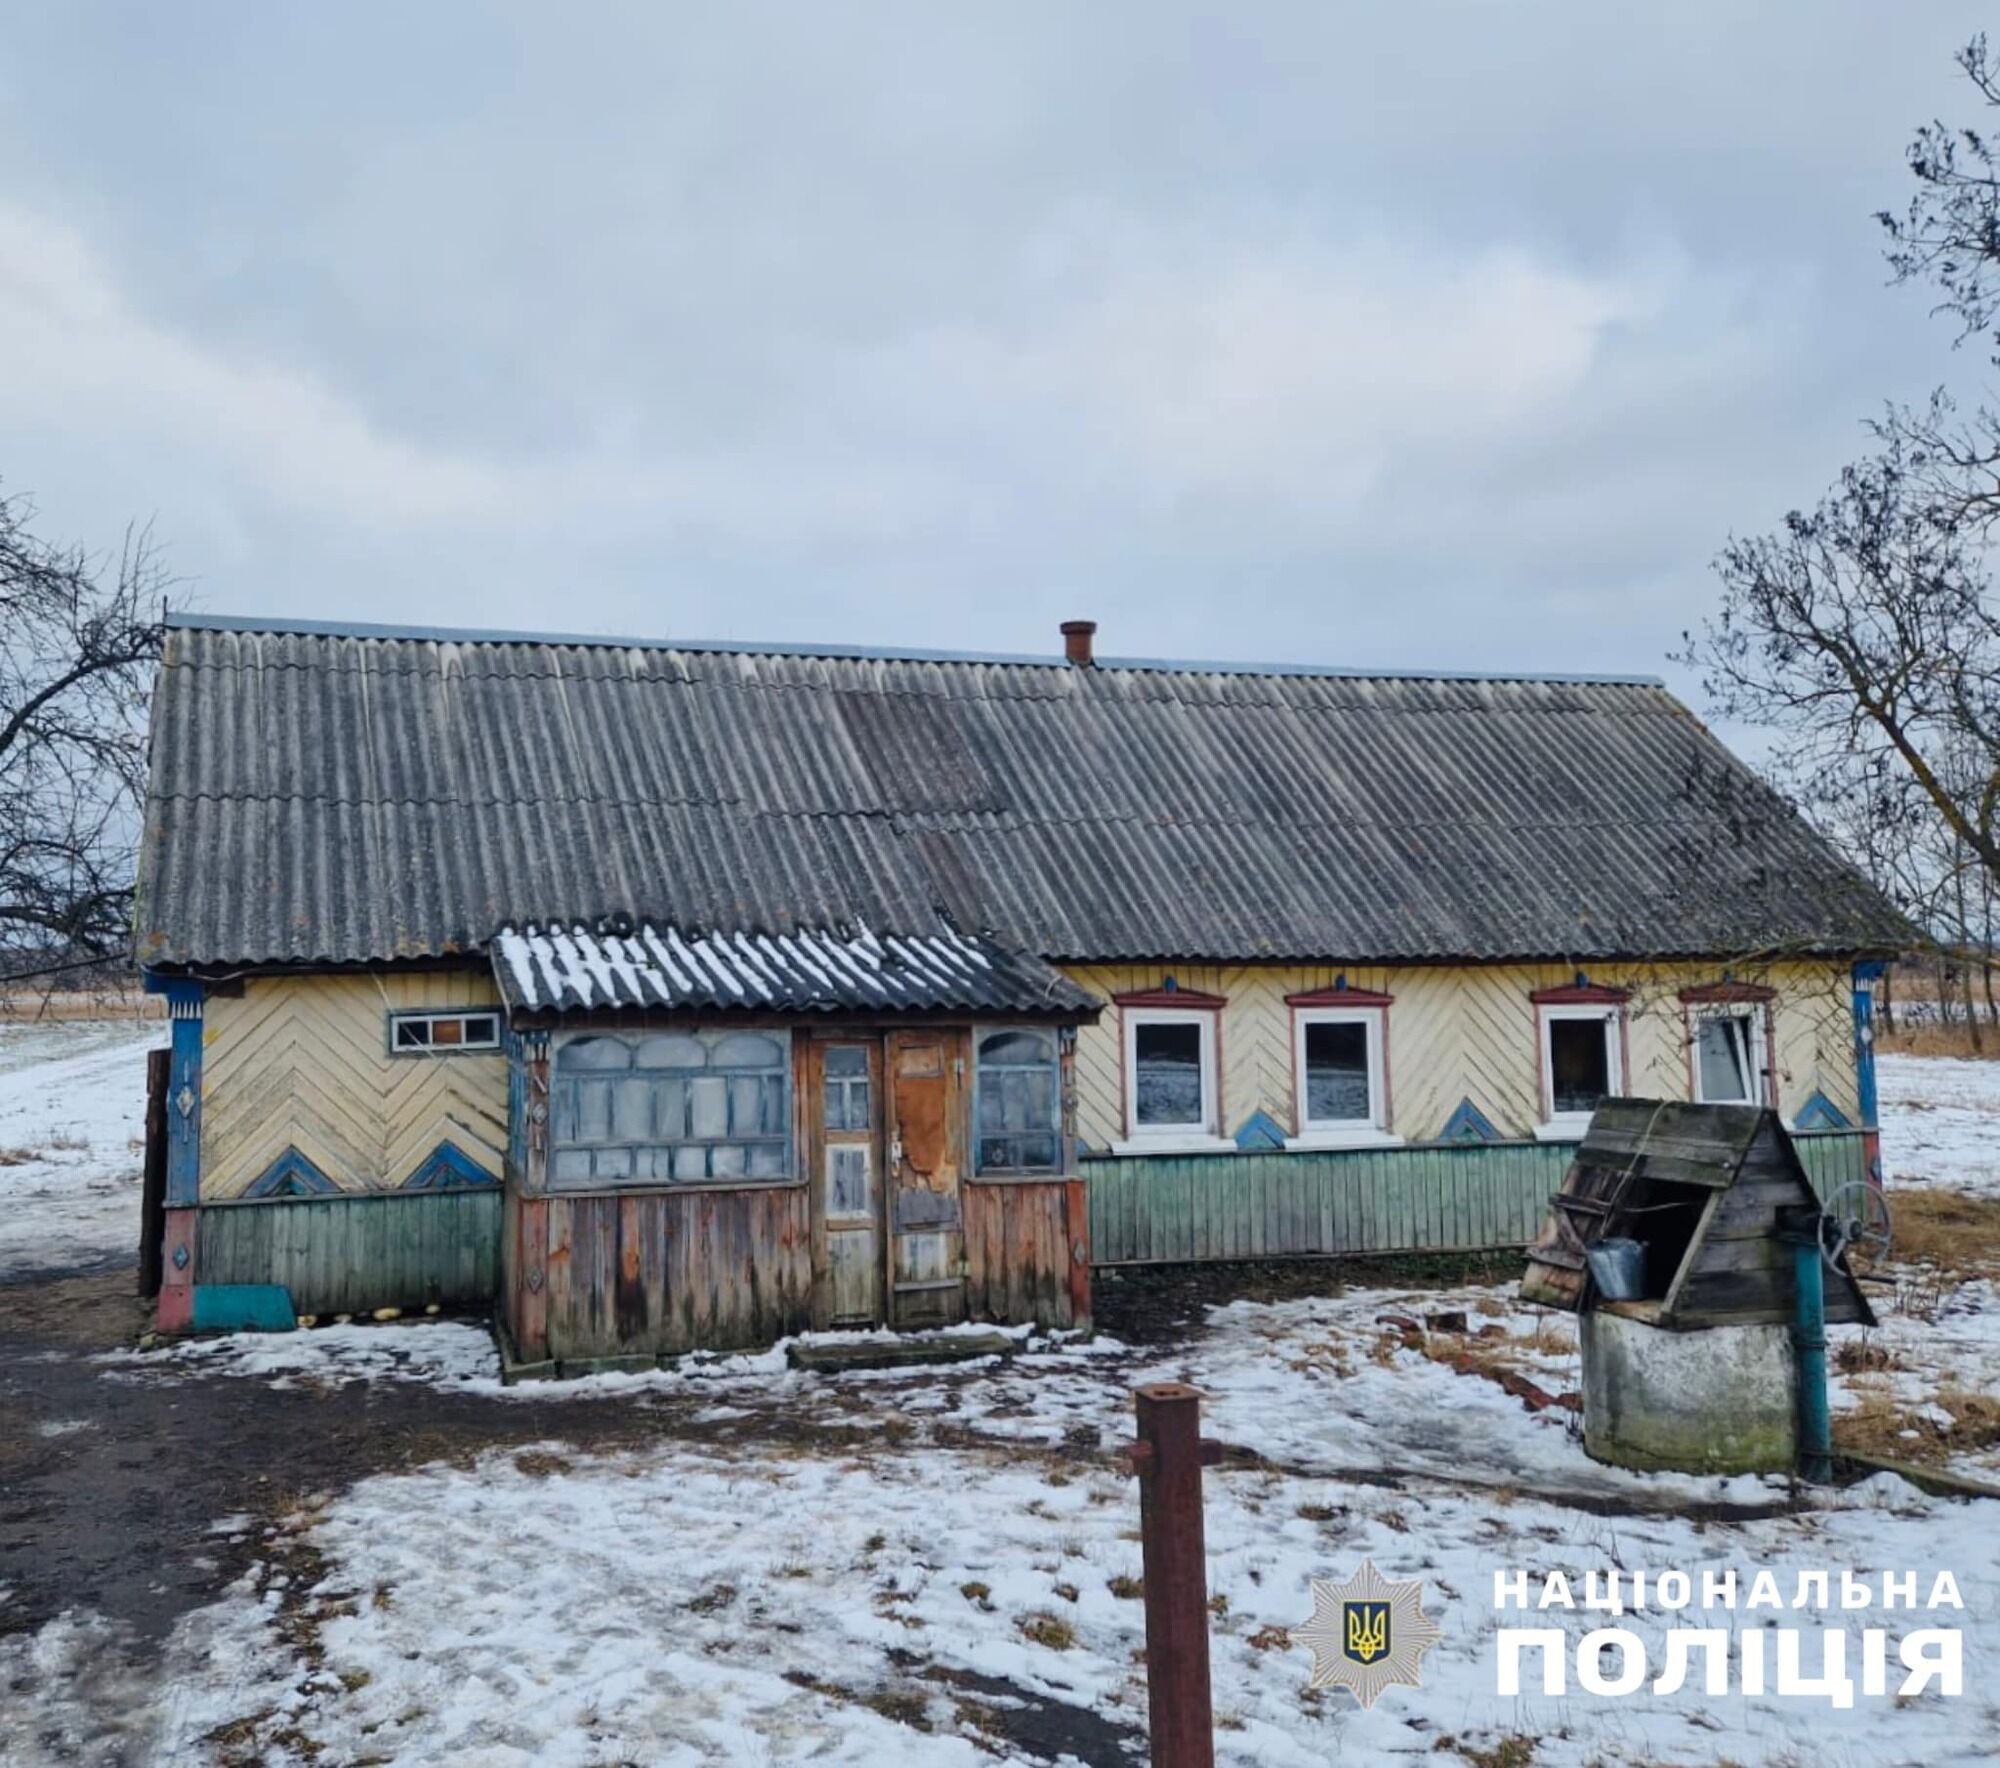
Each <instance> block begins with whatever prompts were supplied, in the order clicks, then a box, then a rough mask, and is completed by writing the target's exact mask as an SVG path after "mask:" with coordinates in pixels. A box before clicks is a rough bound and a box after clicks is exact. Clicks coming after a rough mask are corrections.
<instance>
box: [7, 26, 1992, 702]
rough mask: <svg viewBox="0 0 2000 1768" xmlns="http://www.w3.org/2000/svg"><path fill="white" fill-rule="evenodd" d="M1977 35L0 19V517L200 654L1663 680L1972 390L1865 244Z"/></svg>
mask: <svg viewBox="0 0 2000 1768" xmlns="http://www.w3.org/2000/svg"><path fill="white" fill-rule="evenodd" d="M1983 22H1984V21H1983V19H1982V18H1981V15H1980V12H1979V10H1978V9H1975V8H1971V7H1965V6H1958V5H1949V4H1926V5H1923V6H1892V5H1884V4H1881V3H1880V0H1851V3H1850V0H1811V3H1810V4H1798V5H1772V4H1760V5H1756V6H1748V5H1744V4H1741V3H1740V0H1734V3H1728V4H1721V3H1718V4H1703V3H1693V0H1683V3H1680V4H1675V5H1671V6H1651V7H1645V8H1640V7H1636V6H1606V5H1604V4H1603V3H1602V0H1591V3H1588V4H1562V5H1558V4H1545V3H1541V0H1536V3H1534V4H1500V3H1498V0H1483V3H1477V4H1475V3H1472V0H1463V3H1460V4H1442V3H1438V4H1423V3H1413V0H1398V3H1397V4H1395V5H1393V6H1390V5H1370V6H1360V5H1350V6H1335V5H1330V4H1312V3H1305V4H1300V5H1297V6H1278V5H1262V6H1258V5H1242V6H1230V7H1215V8H1208V9H1197V10H1190V9H1183V8H1178V7H1173V6H1168V5H1164V4H1158V3H1149V4H1145V5H1131V6H1114V5H1107V4H1102V3H1098V0H1092V3H1090V4H1084V3H1083V0H1078V3H1076V4H1072V5H1068V6H1060V7H1058V6H1034V5H1023V4H1017V3H1010V4H1006V5H992V6H984V7H974V6H970V5H954V6H949V7H939V6H936V5H913V6H909V7H895V6H886V5H859V4H856V5H842V6H826V5H806V4H799V5H795V6H791V7H787V8H772V9H765V8H758V7H752V6H747V5H740V4H732V5H730V6H727V7H704V8H696V7H693V6H677V7H665V6H659V5H652V6H645V7H632V8H617V7H611V6H605V5H593V6H591V7H588V8H559V7H553V6H548V5H546V4H544V5H538V6H534V7H519V8H511V7H493V8H485V9H473V8H454V7H447V6H444V5H439V4H425V5H422V6H408V5H398V6H395V7H371V6H361V5H354V4H343V5H341V6H337V7H334V6H321V7H315V8H305V7H291V6H285V7H261V6H260V7H251V6H243V5H230V6H215V7H208V6H201V5H195V4H191V3H189V0H177V3H176V4H175V5H173V6H171V7H162V6H153V5H148V6H139V5H132V6H128V7H120V8H112V7H94V6H88V5H81V4H79V5H62V6H33V7H26V6H24V7H18V8H14V9H12V16H11V19H10V22H9V25H8V29H7V33H6V39H5V49H4V51H0V489H4V490H5V491H7V492H9V493H19V492H26V493H30V494H32V495H33V497H34V498H35V500H36V502H37V504H38V505H39V507H40V510H41V512H42V514H41V520H40V526H41V528H42V529H43V531H44V532H45V533H47V534H48V535H49V536H50V537H51V538H76V539H83V540H87V541H90V542H92V543H95V544H105V543H110V542H115V540H116V538H117V536H118V534H119V532H120V531H121V529H122V527H123V525H124V524H125V523H126V521H127V520H128V519H131V518H141V519H144V518H151V519H152V520H153V521H154V523H155V526H156V531H157V534H158V536H159V538H160V540H161V541H162V542H163V543H164V545H165V546H166V548H167V549H168V552H169V555H170V560H171V564H172V566H173V568H174V569H175V570H176V571H177V572H178V573H179V574H180V575H181V576H182V577H184V578H185V579H186V580H187V581H186V587H185V589H184V590H183V591H182V594H183V596H184V597H185V598H186V599H189V600H192V601H194V602H196V603H198V604H199V605H202V606H205V607H207V608H209V609H211V610H214V611H219V612H240V613H250V612H254V613H284V614H292V615H306V616H316V617H332V618H341V617H345V618H354V619H368V620H400V621H420V622H425V623H431V624H448V625H478V626H502V627H530V628H534V627H540V628H545V629H547V628H555V629H560V630H566V631H578V630H582V631H604V632H620V633H642V634H652V635H661V636H681V637H689V638H736V639H752V638H755V639H800V640H823V641H824V640H841V641H853V642H862V643H881V642H896V641H904V642H915V643H922V644H927V645H935V646H945V647H959V648H987V649H1003V650H1023V651H1048V650H1053V649H1054V648H1055V647H1056V646H1057V643H1058V640H1057V638H1056V633H1055V626H1056V622H1057V621H1058V620H1059V619H1061V618H1063V617H1065V616H1069V615H1091V616H1095V617H1096V618H1097V619H1098V620H1099V621H1101V622H1102V624H1103V628H1104V631H1103V634H1102V636H1101V638H1100V641H1099V643H1100V647H1101V648H1102V649H1104V650H1106V651H1108V652H1112V653H1117V654H1125V655H1149V656H1159V655H1178V656H1200V657H1251V658H1260V659H1268V658H1276V659H1288V660H1300V661H1314V662H1329V663H1345V664H1370V665H1439V666H1455V667H1468V668H1482V667H1520V668H1547V669H1585V668H1611V669H1633V670H1644V671H1653V670H1664V669H1665V668H1666V664H1665V653H1666V652H1667V651H1668V649H1669V648H1670V647H1671V646H1672V645H1673V643H1674V641H1675V639H1676V637H1677V635H1678V633H1679V632H1680V630H1681V629H1682V628H1683V627H1684V626H1686V625H1688V624H1689V623H1691V622H1692V621H1694V620H1696V619H1697V618H1698V617H1699V616H1700V615H1701V614H1702V613H1703V612H1704V611H1705V610H1706V609H1707V608H1708V607H1709V605H1710V604H1711V603H1712V601H1713V597H1714V586H1713V579H1712V577H1711V575H1710V571H1709V562H1710V560H1711V559H1712V558H1713V556H1714V554H1715V552H1716V550H1717V548H1718V547H1719V545H1720V544H1721V543H1722V541H1723V540H1724V538H1725V537H1726V536H1727V535H1728V534H1729V532H1730V531H1731V530H1732V529H1737V530H1748V529H1756V528H1762V527H1765V526H1768V525H1769V524H1770V523H1772V522H1773V521H1774V520H1776V519H1777V518H1778V517H1779V516H1780V515H1781V514H1782V513H1783V512H1784V510H1785V509H1786V508H1787V507H1789V506H1791V505H1792V504H1795V503H1799V502H1803V501H1808V500H1810V499H1811V498H1812V497H1814V496H1815V495H1816V494H1817V493H1818V492H1819V490H1820V489H1821V488H1822V487H1823V486H1824V485H1825V484H1826V483H1827V481H1828V480H1829V479H1830V478H1831V477H1832V476H1833V474H1834V473H1835V472H1836V471H1837V469H1838V468H1839V466H1840V465H1841V463H1842V462H1843V460H1845V459H1846V458H1848V457H1849V456H1850V455H1852V454H1853V453H1855V452H1856V451H1858V450H1859V449H1860V448H1861V447H1862V446H1863V439H1862V436H1861V431H1860V420H1861V419H1862V418H1864V417H1865V416H1866V415H1868V414H1869V413H1870V412H1871V411H1873V410H1875V409H1877V408H1878V406H1879V403H1880V402H1881V401H1882V400H1883V399H1884V398H1887V397H1890V396H1896V397H1904V398H1914V397H1920V396H1921V395H1923V394H1924V392H1925V391H1926V390H1927V388H1928V387H1929V386H1930V385H1931V384H1932V382H1934V381H1935V380H1937V379H1939V378H1941V377H1943V376H1946V375H1950V376H1953V377H1955V378H1957V379H1958V380H1959V381H1960V382H1961V384H1964V383H1965V380H1966V377H1975V378H1976V375H1977V371H1978V367H1979V364H1978V362H1977V361H1976V360H1975V359H1974V358H1973V357H1972V355H1971V354H1970V353H1960V354H1959V355H1958V356H1957V357H1953V355H1952V354H1951V352H1950V349H1949V344H1950V333H1949V328H1948V327H1947V326H1946V325H1945V324H1944V323H1943V322H1941V321H1937V320H1931V319H1928V318H1927V317H1926V307H1927V305H1928V303H1927V300H1926V298H1925V296H1924V295H1923V293H1922V292H1921V291H1918V290H1914V289H1890V288H1888V287H1887V286H1886V284H1885V273H1884V269H1883V265H1882V261H1881V255H1880V245H1879V239H1878V233H1877V229H1876V228H1875V226H1874V224H1873V222H1872V221H1871V219H1870V216H1871V214H1872V212H1873V211H1874V210H1876V209H1878V208H1881V207H1884V206H1900V205H1901V204H1902V203H1903V202H1904V201H1905V200H1906V198H1907V195H1908V190H1909V179H1908V175H1907V173H1906V172H1905V171H1904V169H1903V165H1902V152H1903V148H1904V146H1905V144H1906V142H1907V140H1908V138H1909V135H1910V133H1911V130H1912V128H1913V127H1914V126H1915V125H1916V124H1917V123H1919V122H1920V121H1922V120H1924V119H1926V118H1929V117H1931V116H1934V115H1938V114H1943V115H1945V116H1947V117H1950V118H1953V119H1960V118H1963V119H1967V120H1970V119H1971V117H1972V111H1971V107H1970V106H1969V104H1968V103H1967V98H1966V93H1965V90H1964V86H1963V82H1962V80H1961V79H1960V78H1959V77H1958V76H1957V74H1956V72H1955V70H1954V69H1953V68H1952V66H1951V60H1950V57H1951V53H1952V51H1953V49H1954V48H1955V47H1956V46H1957V45H1958V44H1959V43H1961V42H1962V41H1963V40H1964V38H1965V37H1966V36H1967V35H1968V34H1970V32H1971V31H1972V30H1974V29H1977V28H1979V26H1980V25H1981V24H1982V23H1983ZM1668 673H1670V674H1672V673H1673V672H1671V671H1668ZM1681 685H1685V684H1681Z"/></svg>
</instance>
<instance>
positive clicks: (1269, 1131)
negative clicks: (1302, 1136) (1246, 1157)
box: [1236, 1111, 1285, 1148]
mask: <svg viewBox="0 0 2000 1768" xmlns="http://www.w3.org/2000/svg"><path fill="white" fill-rule="evenodd" d="M1284 1145H1285V1131H1284V1126H1283V1125H1282V1124H1280V1123H1279V1122H1278V1121H1277V1119H1276V1118H1274V1117H1272V1115H1271V1114H1270V1113H1269V1112H1268V1111H1253V1112H1251V1114H1250V1115H1249V1116H1248V1117H1247V1118H1245V1119H1244V1120H1243V1125H1242V1127H1241V1128H1240V1129H1238V1130H1237V1132H1236V1146H1237V1147H1239V1148H1282V1147H1284Z"/></svg>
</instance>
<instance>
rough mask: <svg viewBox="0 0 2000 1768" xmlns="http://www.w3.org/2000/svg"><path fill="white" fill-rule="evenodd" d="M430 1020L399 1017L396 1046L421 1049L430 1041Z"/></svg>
mask: <svg viewBox="0 0 2000 1768" xmlns="http://www.w3.org/2000/svg"><path fill="white" fill-rule="evenodd" d="M430 1038H431V1028H430V1022H429V1021H428V1020H426V1019H398V1020H397V1021H396V1048H397V1049H399V1050H421V1049H422V1048H424V1046H425V1045H426V1044H428V1043H429V1042H430Z"/></svg>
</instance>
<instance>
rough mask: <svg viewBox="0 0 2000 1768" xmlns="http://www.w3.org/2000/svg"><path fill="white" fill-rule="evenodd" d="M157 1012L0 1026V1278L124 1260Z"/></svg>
mask: <svg viewBox="0 0 2000 1768" xmlns="http://www.w3.org/2000/svg"><path fill="white" fill-rule="evenodd" d="M166 1036H167V1030H166V1027H165V1026H164V1025H163V1024H161V1023H160V1022H159V1021H157V1020H152V1021H141V1022H136V1023H135V1022H134V1021H132V1020H129V1019H120V1020H108V1021H106V1020H95V1021H92V1020H84V1021H72V1022H68V1023H63V1022H49V1023H28V1024H20V1025H0V1278H5V1277H8V1276H10V1275H19V1274H20V1273H22V1272H27V1271H60V1270H74V1269H78V1268H81V1267H85V1266H89V1265H95V1264H102V1263H105V1262H107V1261H110V1260H114V1259H115V1260H130V1259H132V1258H133V1257H134V1256H135V1255H136V1254H137V1251H138V1245H139V1169H140V1164H141V1158H142V1156H143V1154H144V1149H145V1143H144V1136H145V1127H146V1052H147V1051H148V1050H150V1049H156V1048H158V1047H159V1046H160V1045H161V1044H163V1043H164V1042H165V1041H166Z"/></svg>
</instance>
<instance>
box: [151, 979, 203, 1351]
mask: <svg viewBox="0 0 2000 1768" xmlns="http://www.w3.org/2000/svg"><path fill="white" fill-rule="evenodd" d="M146 987H147V989H148V990H150V991H151V992H153V993H156V994H163V995H165V996H166V997H167V1018H168V1022H169V1024H170V1025H171V1027H172V1037H173V1046H172V1058H171V1061H170V1063H169V1065H168V1074H167V1195H166V1224H167V1225H166V1240H165V1245H164V1247H163V1249H162V1258H161V1262H160V1299H159V1304H158V1310H157V1313H156V1315H155V1320H156V1323H157V1324H158V1326H159V1328H160V1330H161V1331H162V1332H187V1331H189V1330H191V1329H192V1328H193V1325H194V1285H195V1252H196V1226H195V1225H196V1215H197V1212H196V1207H195V1206H196V1205H197V1204H198V1203H199V1202H200V1201H201V1029H202V1017H201V1015H202V1002H203V999H204V995H205V991H204V989H203V987H202V985H201V984H200V983H199V982H193V981H188V980H185V979H183V978H178V977H177V978H173V979H170V980H169V979H160V978H155V977H151V976H149V977H147V979H146Z"/></svg>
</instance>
